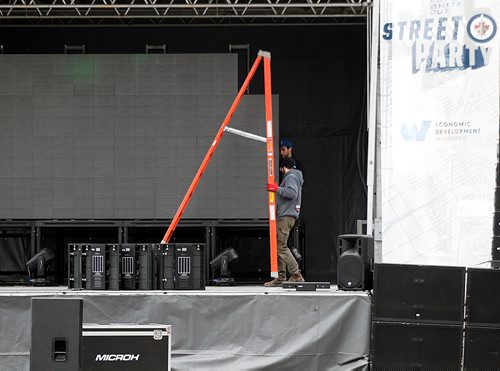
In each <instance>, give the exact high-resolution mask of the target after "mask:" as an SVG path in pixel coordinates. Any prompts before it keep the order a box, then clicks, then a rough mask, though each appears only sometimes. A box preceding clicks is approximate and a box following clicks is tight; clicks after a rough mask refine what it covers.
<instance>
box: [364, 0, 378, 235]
mask: <svg viewBox="0 0 500 371" xmlns="http://www.w3.org/2000/svg"><path fill="white" fill-rule="evenodd" d="M379 4H380V3H379V0H373V2H372V12H371V14H372V18H371V23H370V24H371V27H372V29H371V39H370V40H371V43H369V45H368V47H369V48H370V52H371V54H370V72H369V77H370V80H369V84H368V87H369V93H370V95H369V100H368V164H367V171H366V187H367V205H366V234H367V235H369V236H373V193H374V191H375V190H374V183H375V149H376V145H375V140H376V137H375V133H376V131H377V121H376V118H377V77H378V73H377V62H378V48H379V43H378V41H379V29H378V28H379V11H380V5H379Z"/></svg>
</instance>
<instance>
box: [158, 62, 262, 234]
mask: <svg viewBox="0 0 500 371" xmlns="http://www.w3.org/2000/svg"><path fill="white" fill-rule="evenodd" d="M261 60H262V57H261V56H260V55H259V56H257V58H256V59H255V62H254V64H253V66H252V68H251V69H250V72H249V73H248V76H247V78H246V79H245V82H244V83H243V85H241V88H240V91H239V92H238V95H237V96H236V98H235V99H234V102H233V104H232V105H231V108H230V109H229V112H228V113H227V115H226V118H225V119H224V121H223V122H222V124H221V126H220V128H219V131H218V132H217V135H216V136H215V139H214V141H213V142H212V145H211V146H210V148H209V149H208V151H207V154H206V155H205V158H204V159H203V162H202V163H201V165H200V168H199V169H198V171H197V172H196V175H195V176H194V178H193V181H192V182H191V185H190V186H189V189H188V191H187V192H186V195H185V196H184V199H183V200H182V202H181V204H180V205H179V208H178V209H177V212H176V213H175V216H174V218H173V219H172V222H171V223H170V225H169V227H168V230H167V232H166V233H165V236H163V239H162V240H161V243H168V241H169V240H170V238H171V237H172V235H173V234H174V231H175V228H176V227H177V224H178V223H179V220H180V218H181V216H182V214H183V213H184V210H186V207H187V205H188V203H189V200H190V199H191V196H192V195H193V192H194V190H195V189H196V187H197V186H198V183H199V182H200V180H201V177H202V175H203V173H204V172H205V170H206V168H207V166H208V163H209V162H210V159H211V158H212V155H213V154H214V152H215V150H216V149H217V147H218V146H219V143H220V140H221V138H222V135H223V134H224V129H225V128H226V126H227V125H228V124H229V122H230V121H231V118H232V117H233V114H234V112H235V111H236V108H238V105H239V104H240V101H241V98H242V97H243V95H244V94H245V91H246V90H247V87H248V85H249V84H250V81H251V80H252V77H253V75H254V74H255V71H257V67H259V64H260V62H261Z"/></svg>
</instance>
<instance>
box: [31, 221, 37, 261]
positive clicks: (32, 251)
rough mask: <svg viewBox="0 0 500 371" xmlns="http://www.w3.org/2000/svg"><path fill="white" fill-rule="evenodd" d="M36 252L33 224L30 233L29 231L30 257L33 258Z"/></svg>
mask: <svg viewBox="0 0 500 371" xmlns="http://www.w3.org/2000/svg"><path fill="white" fill-rule="evenodd" d="M36 252H37V247H36V227H35V223H33V224H32V225H31V231H30V253H31V256H34V255H35V254H36Z"/></svg>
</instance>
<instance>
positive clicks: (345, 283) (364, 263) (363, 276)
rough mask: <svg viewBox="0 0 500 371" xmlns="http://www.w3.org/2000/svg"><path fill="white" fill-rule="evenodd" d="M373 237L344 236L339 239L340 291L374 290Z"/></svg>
mask: <svg viewBox="0 0 500 371" xmlns="http://www.w3.org/2000/svg"><path fill="white" fill-rule="evenodd" d="M372 269H373V237H372V236H365V235H358V234H344V235H340V236H338V239H337V285H338V287H339V289H340V290H371V289H372V288H373V270H372Z"/></svg>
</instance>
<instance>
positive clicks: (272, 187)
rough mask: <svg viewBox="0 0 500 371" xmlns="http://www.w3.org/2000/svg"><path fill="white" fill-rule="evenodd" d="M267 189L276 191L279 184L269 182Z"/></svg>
mask: <svg viewBox="0 0 500 371" xmlns="http://www.w3.org/2000/svg"><path fill="white" fill-rule="evenodd" d="M267 190H268V191H270V192H274V193H276V191H277V190H278V185H277V184H276V183H269V184H268V185H267Z"/></svg>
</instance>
